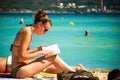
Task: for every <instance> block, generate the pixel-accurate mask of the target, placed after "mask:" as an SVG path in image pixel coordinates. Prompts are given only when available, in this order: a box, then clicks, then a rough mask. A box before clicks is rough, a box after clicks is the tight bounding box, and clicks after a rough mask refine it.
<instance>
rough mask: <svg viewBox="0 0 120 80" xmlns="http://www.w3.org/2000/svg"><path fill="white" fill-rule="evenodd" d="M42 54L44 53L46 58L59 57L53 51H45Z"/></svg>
mask: <svg viewBox="0 0 120 80" xmlns="http://www.w3.org/2000/svg"><path fill="white" fill-rule="evenodd" d="M42 52H43V54H44V56H45V58H48V57H51V56H54V55H57V53H55V51H53V50H44V51H42Z"/></svg>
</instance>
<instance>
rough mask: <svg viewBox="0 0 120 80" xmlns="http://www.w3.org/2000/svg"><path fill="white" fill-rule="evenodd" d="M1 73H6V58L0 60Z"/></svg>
mask: <svg viewBox="0 0 120 80" xmlns="http://www.w3.org/2000/svg"><path fill="white" fill-rule="evenodd" d="M0 72H1V73H5V72H6V58H0Z"/></svg>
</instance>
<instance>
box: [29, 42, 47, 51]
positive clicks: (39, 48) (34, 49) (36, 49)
mask: <svg viewBox="0 0 120 80" xmlns="http://www.w3.org/2000/svg"><path fill="white" fill-rule="evenodd" d="M46 46H48V45H47V44H43V45H42V46H39V47H36V48H33V49H30V50H28V52H27V53H34V52H37V51H41V50H42V47H46Z"/></svg>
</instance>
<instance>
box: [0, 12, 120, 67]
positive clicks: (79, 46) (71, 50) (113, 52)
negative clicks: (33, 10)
mask: <svg viewBox="0 0 120 80" xmlns="http://www.w3.org/2000/svg"><path fill="white" fill-rule="evenodd" d="M48 15H49V17H50V18H51V20H52V23H53V25H52V27H51V29H50V30H49V31H48V32H47V33H46V34H45V35H41V36H37V35H33V39H32V46H31V48H34V47H37V46H40V45H42V44H48V45H52V44H56V43H57V44H58V45H59V48H60V50H61V53H60V54H59V56H60V57H61V58H62V59H63V60H64V61H65V62H66V63H68V64H69V65H71V66H74V65H77V64H83V65H84V66H85V67H86V68H120V14H113V13H104V14H102V13H98V14H95V13H89V14H79V13H72V14H70V13H66V14H55V13H54V14H48ZM33 16H34V15H33V14H30V13H0V57H7V56H9V55H11V52H10V51H9V47H10V45H11V44H12V42H13V40H14V37H15V35H16V33H17V32H18V30H19V29H21V28H22V27H24V26H25V25H26V24H31V23H32V22H33V19H34V17H33ZM21 18H23V19H24V22H25V23H24V24H19V21H20V19H21ZM71 23H72V24H71ZM85 30H89V34H90V36H84V35H85Z"/></svg>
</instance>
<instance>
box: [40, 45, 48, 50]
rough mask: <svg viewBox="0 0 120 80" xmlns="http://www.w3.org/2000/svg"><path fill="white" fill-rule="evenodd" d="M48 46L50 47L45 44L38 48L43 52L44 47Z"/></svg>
mask: <svg viewBox="0 0 120 80" xmlns="http://www.w3.org/2000/svg"><path fill="white" fill-rule="evenodd" d="M47 46H48V44H43V45H42V46H39V47H38V50H42V47H47Z"/></svg>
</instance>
